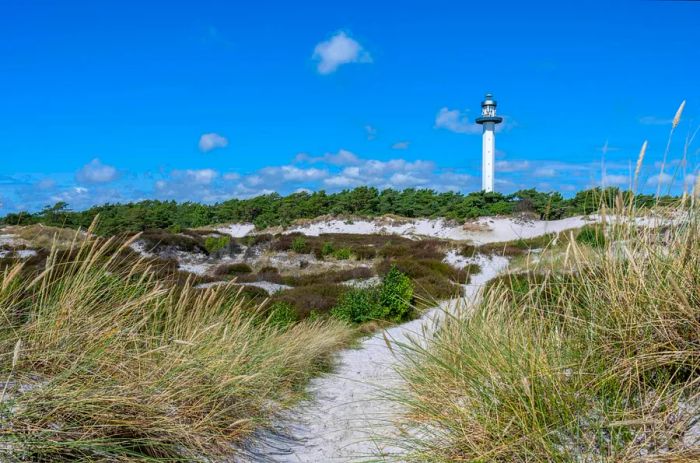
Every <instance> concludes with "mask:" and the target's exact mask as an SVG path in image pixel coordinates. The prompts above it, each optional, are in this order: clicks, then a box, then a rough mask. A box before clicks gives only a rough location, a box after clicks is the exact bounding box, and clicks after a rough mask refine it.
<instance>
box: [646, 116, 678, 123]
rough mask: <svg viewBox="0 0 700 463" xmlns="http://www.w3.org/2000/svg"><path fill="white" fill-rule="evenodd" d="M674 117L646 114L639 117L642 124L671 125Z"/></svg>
mask: <svg viewBox="0 0 700 463" xmlns="http://www.w3.org/2000/svg"><path fill="white" fill-rule="evenodd" d="M672 122H673V119H663V118H660V117H656V116H644V117H640V118H639V123H640V124H642V125H671V123H672Z"/></svg>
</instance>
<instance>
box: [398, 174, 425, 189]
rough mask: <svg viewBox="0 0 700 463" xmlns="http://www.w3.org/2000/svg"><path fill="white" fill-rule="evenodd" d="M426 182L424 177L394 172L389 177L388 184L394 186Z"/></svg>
mask: <svg viewBox="0 0 700 463" xmlns="http://www.w3.org/2000/svg"><path fill="white" fill-rule="evenodd" d="M426 182H427V180H426V179H424V178H420V177H416V176H415V175H411V174H404V173H396V174H393V175H392V176H391V177H389V184H390V185H392V186H393V187H395V188H406V187H409V186H418V185H424V184H425V183H426Z"/></svg>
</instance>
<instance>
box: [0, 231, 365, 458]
mask: <svg viewBox="0 0 700 463" xmlns="http://www.w3.org/2000/svg"><path fill="white" fill-rule="evenodd" d="M132 254H133V253H131V252H130V251H129V250H128V249H126V248H123V249H122V250H121V251H120V250H119V245H118V244H117V242H116V240H114V239H112V240H108V241H102V240H99V239H95V238H87V239H84V240H83V241H82V242H81V243H79V245H78V247H77V248H75V249H73V250H72V251H70V252H62V251H59V250H58V249H57V248H53V250H52V251H51V253H50V255H48V257H46V258H45V259H46V262H45V265H44V266H43V267H41V268H33V267H30V268H27V267H26V266H24V265H22V264H17V263H15V264H12V265H9V266H7V267H5V268H4V269H2V270H0V318H1V319H2V322H0V352H2V355H1V356H0V377H2V378H3V387H4V390H3V392H2V398H1V399H0V416H2V422H3V426H2V429H1V430H0V435H1V436H2V437H1V440H2V445H1V446H0V455H2V457H0V459H3V460H7V461H149V462H154V461H163V462H166V461H167V462H178V461H182V462H185V461H187V462H190V461H211V459H212V458H213V459H217V457H222V458H223V457H224V456H226V457H230V452H231V451H232V450H231V449H232V447H231V444H235V443H239V442H241V441H242V440H243V439H244V438H246V437H247V436H249V435H250V434H251V432H252V431H253V430H255V429H256V428H258V427H259V426H261V425H264V424H265V423H267V422H268V420H269V419H270V418H271V416H272V414H273V413H274V409H273V408H272V407H271V404H279V405H282V406H284V405H286V404H289V403H290V402H292V401H294V400H296V399H297V398H298V397H299V394H300V391H301V390H302V386H303V385H304V383H305V382H306V381H307V380H308V379H309V378H310V377H312V376H314V375H316V374H318V373H319V372H320V371H321V370H323V369H325V368H327V366H328V365H329V362H330V359H331V353H332V352H334V351H335V350H336V349H338V348H340V347H342V346H344V345H346V343H347V342H348V341H349V340H350V337H351V332H350V330H348V328H347V327H346V326H345V325H344V324H341V323H339V322H336V321H334V320H332V319H327V320H316V321H314V322H309V321H301V322H294V321H293V319H292V315H291V313H290V311H289V310H288V308H283V307H282V306H276V308H275V310H273V311H272V312H271V313H270V316H269V317H268V318H267V319H266V320H263V321H262V322H261V321H260V320H259V317H255V316H253V315H254V314H256V313H258V312H259V311H260V310H262V309H260V308H256V307H249V306H246V305H245V304H244V299H242V298H241V297H239V295H237V290H233V291H232V288H230V287H225V286H224V287H215V288H211V289H207V290H194V289H193V288H192V280H190V281H189V282H185V283H184V284H179V285H173V284H171V283H170V282H169V281H168V280H167V279H163V278H161V277H160V276H159V274H158V273H157V272H158V271H157V270H156V269H154V268H152V267H149V266H148V265H147V264H146V263H144V261H143V260H141V261H140V260H139V259H138V258H136V259H134V258H133V257H134V256H133V255H132ZM281 327H284V329H282V328H281ZM205 455H206V459H205V458H204V456H205Z"/></svg>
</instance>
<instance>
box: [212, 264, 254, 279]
mask: <svg viewBox="0 0 700 463" xmlns="http://www.w3.org/2000/svg"><path fill="white" fill-rule="evenodd" d="M252 271H253V269H252V268H251V267H250V265H248V264H246V263H244V262H237V263H235V264H223V265H219V266H218V267H216V269H214V275H218V276H223V275H234V276H236V275H244V274H247V273H251V272H252Z"/></svg>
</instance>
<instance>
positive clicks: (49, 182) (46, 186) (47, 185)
mask: <svg viewBox="0 0 700 463" xmlns="http://www.w3.org/2000/svg"><path fill="white" fill-rule="evenodd" d="M55 186H56V181H55V180H53V179H51V178H43V179H41V180H39V181H38V182H37V183H36V187H37V188H39V189H41V190H50V189H51V188H53V187H55Z"/></svg>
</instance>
